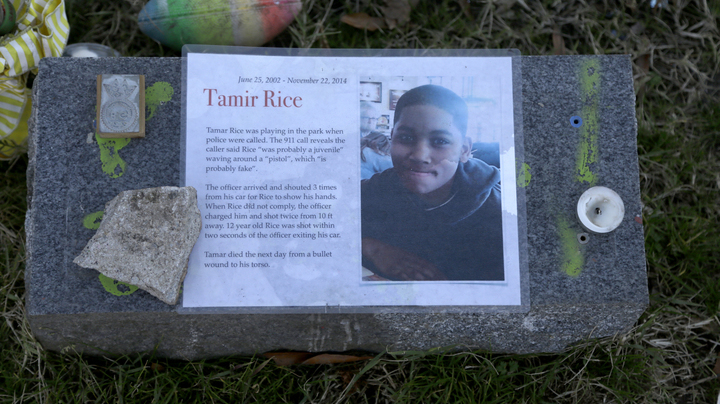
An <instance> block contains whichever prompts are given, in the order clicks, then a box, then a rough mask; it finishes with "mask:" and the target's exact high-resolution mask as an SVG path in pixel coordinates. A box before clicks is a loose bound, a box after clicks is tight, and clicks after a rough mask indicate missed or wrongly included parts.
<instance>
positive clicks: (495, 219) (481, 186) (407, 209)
mask: <svg viewBox="0 0 720 404" xmlns="http://www.w3.org/2000/svg"><path fill="white" fill-rule="evenodd" d="M361 194H362V237H370V238H374V239H376V240H379V241H382V242H385V243H387V244H391V245H393V246H396V247H398V248H401V249H403V250H405V251H407V252H411V253H413V254H415V255H417V256H419V257H421V258H423V259H425V260H427V261H429V262H431V263H433V264H434V265H435V266H436V267H437V268H438V269H439V270H440V271H442V272H443V273H444V274H445V276H447V278H448V280H504V271H503V242H502V208H501V206H502V205H501V202H500V172H499V171H498V169H497V168H495V167H491V166H489V165H487V164H485V163H484V162H482V161H480V160H477V159H470V160H469V161H468V162H466V163H461V164H460V165H459V166H458V171H457V172H456V173H455V177H454V180H453V187H452V190H451V195H452V194H455V197H454V198H452V200H450V202H448V203H447V204H446V205H443V206H441V207H438V208H436V209H432V210H426V209H424V208H423V207H421V205H420V202H419V200H418V199H417V197H416V196H415V195H414V194H412V193H410V192H409V191H408V190H407V189H406V188H405V187H404V186H403V185H402V184H401V182H400V178H398V175H397V173H396V172H395V170H394V169H392V168H391V169H388V170H386V171H384V172H382V173H380V174H376V175H374V176H373V177H372V178H371V179H369V180H365V181H363V182H362V188H361ZM363 266H365V267H366V268H368V269H370V270H371V271H376V268H375V266H374V265H373V264H372V262H370V260H368V259H365V258H364V257H363Z"/></svg>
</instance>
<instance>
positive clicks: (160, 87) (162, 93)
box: [145, 81, 175, 121]
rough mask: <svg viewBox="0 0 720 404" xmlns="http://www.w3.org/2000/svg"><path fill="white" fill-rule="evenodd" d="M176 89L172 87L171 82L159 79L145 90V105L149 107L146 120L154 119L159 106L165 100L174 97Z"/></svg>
mask: <svg viewBox="0 0 720 404" xmlns="http://www.w3.org/2000/svg"><path fill="white" fill-rule="evenodd" d="M173 94H175V90H174V89H173V88H172V86H171V85H170V83H167V82H164V81H158V82H156V83H155V84H153V85H152V86H150V87H148V88H147V89H146V90H145V105H147V107H148V115H147V117H146V118H145V120H146V121H149V120H150V119H152V117H153V116H155V111H156V110H157V108H158V107H159V106H160V105H162V104H163V103H165V102H168V101H170V100H171V99H172V96H173Z"/></svg>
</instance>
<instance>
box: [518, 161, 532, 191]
mask: <svg viewBox="0 0 720 404" xmlns="http://www.w3.org/2000/svg"><path fill="white" fill-rule="evenodd" d="M530 179H532V175H531V174H530V166H529V165H528V164H527V163H523V165H522V167H520V175H518V179H517V186H518V187H520V188H525V187H527V186H528V185H530Z"/></svg>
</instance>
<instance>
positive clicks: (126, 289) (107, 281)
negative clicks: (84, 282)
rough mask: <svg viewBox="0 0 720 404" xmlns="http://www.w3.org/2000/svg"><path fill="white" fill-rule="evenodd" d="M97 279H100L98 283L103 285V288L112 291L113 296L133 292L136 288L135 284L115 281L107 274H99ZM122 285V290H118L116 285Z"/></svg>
mask: <svg viewBox="0 0 720 404" xmlns="http://www.w3.org/2000/svg"><path fill="white" fill-rule="evenodd" d="M98 279H100V283H101V284H102V285H103V287H104V288H105V290H107V291H108V292H110V293H112V294H113V295H115V296H127V295H131V294H133V293H135V291H136V290H138V287H137V286H135V285H130V284H128V283H125V282H120V281H116V280H115V279H112V278H108V277H107V276H105V275H103V274H100V275H99V276H98ZM118 286H120V287H122V289H123V290H120V288H119V287H118Z"/></svg>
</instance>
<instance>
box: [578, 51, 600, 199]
mask: <svg viewBox="0 0 720 404" xmlns="http://www.w3.org/2000/svg"><path fill="white" fill-rule="evenodd" d="M600 75H601V71H600V62H599V61H598V60H597V59H586V60H585V61H584V62H583V63H581V64H580V71H579V76H580V77H579V78H580V87H581V89H580V93H581V94H580V96H581V103H582V112H581V114H580V116H581V117H582V120H583V124H582V126H581V127H580V144H579V147H578V152H577V161H576V169H577V180H578V181H580V182H584V183H587V184H589V185H595V183H597V175H596V174H595V173H594V172H593V171H592V166H593V165H594V164H595V163H597V161H598V144H597V140H598V130H599V127H598V109H599V108H598V107H599V105H600Z"/></svg>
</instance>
